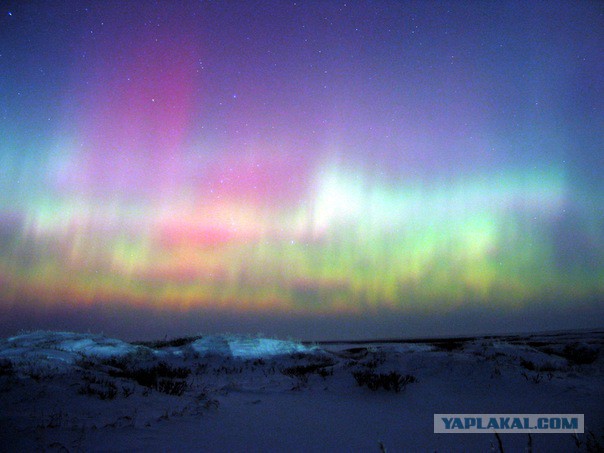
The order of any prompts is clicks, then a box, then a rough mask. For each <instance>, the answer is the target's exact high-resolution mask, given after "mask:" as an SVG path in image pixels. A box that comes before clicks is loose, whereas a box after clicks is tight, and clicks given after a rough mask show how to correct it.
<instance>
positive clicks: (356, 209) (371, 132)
mask: <svg viewBox="0 0 604 453" xmlns="http://www.w3.org/2000/svg"><path fill="white" fill-rule="evenodd" d="M603 86H604V4H603V3H601V2H596V1H594V2H589V1H580V2H576V1H572V2H555V1H547V2H540V1H529V2H527V1H519V2H508V1H493V2H487V1H475V2H474V1H470V2H467V1H453V2H444V1H443V2H432V1H419V2H406V1H391V2H389V1H371V2H370V1H366V2H356V1H354V2H352V1H351V2H349V1H337V2H336V1H295V2H291V1H281V0H278V1H277V0H276V1H260V2H257V1H241V2H238V1H224V2H219V1H158V2H152V1H52V2H47V1H40V2H37V1H31V2H27V1H14V2H11V1H9V2H2V4H1V5H0V334H2V335H7V334H10V333H14V332H15V331H18V330H19V329H33V328H45V329H72V330H80V331H82V330H91V331H95V332H96V331H104V332H106V333H110V334H114V335H119V336H121V337H124V338H128V337H137V336H139V337H143V336H150V337H153V336H155V337H160V336H163V335H164V334H169V335H172V336H176V335H180V334H188V333H192V332H200V331H202V330H203V331H211V330H230V331H235V332H252V333H253V332H256V331H259V330H262V331H263V332H266V333H269V334H278V335H293V336H297V337H301V338H322V339H325V338H339V337H349V338H352V337H356V338H359V337H366V338H369V337H380V336H406V335H421V334H425V335H435V334H448V333H464V334H473V333H478V332H505V331H523V330H531V329H540V330H546V329H559V328H576V327H590V326H598V325H601V319H602V317H604V302H603V301H604V94H603V91H602V89H603Z"/></svg>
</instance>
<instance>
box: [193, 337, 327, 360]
mask: <svg viewBox="0 0 604 453" xmlns="http://www.w3.org/2000/svg"><path fill="white" fill-rule="evenodd" d="M191 347H192V348H193V350H194V351H195V352H197V353H199V354H201V355H220V356H226V357H234V358H238V359H250V358H259V357H272V356H279V355H288V354H293V353H310V352H314V351H315V350H316V348H313V347H307V346H304V345H303V344H300V343H297V342H294V341H286V340H276V339H272V338H254V337H245V336H237V335H210V336H207V337H204V338H200V339H199V340H196V341H195V342H193V343H192V344H191Z"/></svg>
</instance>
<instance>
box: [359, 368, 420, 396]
mask: <svg viewBox="0 0 604 453" xmlns="http://www.w3.org/2000/svg"><path fill="white" fill-rule="evenodd" d="M352 375H353V377H354V379H355V380H356V382H357V384H358V385H359V387H363V386H366V387H368V388H369V389H370V390H373V391H376V390H379V389H384V390H386V391H392V392H396V393H399V392H400V391H401V390H404V389H405V387H406V386H407V384H410V383H412V382H417V379H416V378H415V376H412V375H411V374H405V375H401V374H400V373H397V372H396V371H391V372H390V373H374V372H371V371H356V372H354V373H352Z"/></svg>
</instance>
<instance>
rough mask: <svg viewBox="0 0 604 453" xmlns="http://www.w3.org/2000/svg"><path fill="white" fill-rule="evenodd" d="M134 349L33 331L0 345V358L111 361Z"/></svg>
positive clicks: (94, 339) (89, 337) (80, 336)
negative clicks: (82, 358) (108, 359)
mask: <svg viewBox="0 0 604 453" xmlns="http://www.w3.org/2000/svg"><path fill="white" fill-rule="evenodd" d="M135 350H136V346H133V345H131V344H128V343H125V342H123V341H121V340H116V339H113V338H107V337H104V336H102V335H94V334H79V333H72V332H46V331H37V332H30V333H25V334H21V335H17V336H14V337H11V338H8V339H6V340H2V341H0V357H3V358H14V359H24V358H28V359H31V358H43V359H46V360H52V359H55V360H59V361H63V362H65V361H67V362H71V361H73V360H75V359H76V358H77V357H79V356H81V355H86V356H98V357H103V358H107V357H115V356H122V355H126V354H129V353H131V352H134V351H135Z"/></svg>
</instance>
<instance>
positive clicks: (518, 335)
mask: <svg viewBox="0 0 604 453" xmlns="http://www.w3.org/2000/svg"><path fill="white" fill-rule="evenodd" d="M587 332H593V333H600V334H604V327H594V328H580V329H563V330H559V329H556V330H545V331H536V332H514V333H497V334H480V335H448V336H430V337H411V338H374V339H371V340H323V341H310V340H305V341H302V344H319V345H336V344H386V343H399V344H405V343H428V344H438V343H445V342H450V341H455V342H465V341H475V340H479V339H480V340H490V339H505V340H520V339H523V338H525V337H532V336H537V335H542V336H547V337H558V336H564V335H569V334H573V333H587Z"/></svg>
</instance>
